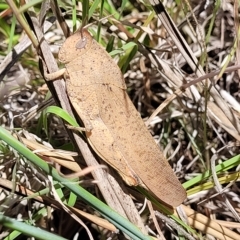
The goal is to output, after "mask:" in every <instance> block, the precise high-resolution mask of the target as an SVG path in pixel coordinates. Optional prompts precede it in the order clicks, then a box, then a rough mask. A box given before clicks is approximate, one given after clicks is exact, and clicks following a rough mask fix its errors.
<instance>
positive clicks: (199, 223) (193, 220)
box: [182, 205, 240, 240]
mask: <svg viewBox="0 0 240 240" xmlns="http://www.w3.org/2000/svg"><path fill="white" fill-rule="evenodd" d="M182 207H183V209H184V211H185V213H186V214H187V216H188V219H187V221H188V224H190V225H191V226H193V227H194V228H196V229H199V230H200V231H203V232H205V233H207V234H210V235H212V236H214V237H216V238H218V239H221V240H226V239H228V240H238V239H239V238H240V235H239V234H237V233H235V232H233V231H231V230H229V229H227V228H225V227H223V226H221V225H220V224H219V223H217V222H215V221H214V220H211V219H209V218H207V217H206V216H204V215H202V214H200V213H196V212H195V211H193V210H192V209H190V208H189V207H186V206H183V205H182Z"/></svg>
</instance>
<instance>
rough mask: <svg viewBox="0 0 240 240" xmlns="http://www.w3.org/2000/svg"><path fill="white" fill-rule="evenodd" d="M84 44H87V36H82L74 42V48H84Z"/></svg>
mask: <svg viewBox="0 0 240 240" xmlns="http://www.w3.org/2000/svg"><path fill="white" fill-rule="evenodd" d="M86 44H87V38H86V37H83V38H81V39H80V40H79V41H78V42H77V43H76V48H77V49H81V48H85V46H86Z"/></svg>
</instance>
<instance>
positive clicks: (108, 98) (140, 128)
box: [47, 29, 186, 207]
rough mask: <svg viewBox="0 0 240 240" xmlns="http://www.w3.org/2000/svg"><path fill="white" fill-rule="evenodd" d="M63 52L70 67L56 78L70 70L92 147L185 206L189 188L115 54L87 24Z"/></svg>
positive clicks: (130, 176)
mask: <svg viewBox="0 0 240 240" xmlns="http://www.w3.org/2000/svg"><path fill="white" fill-rule="evenodd" d="M58 57H59V61H60V62H61V63H64V64H65V68H63V69H61V70H60V71H59V72H58V73H57V74H56V73H53V74H54V76H55V77H54V78H56V76H58V77H59V76H60V75H64V77H65V79H66V88H67V94H68V96H69V99H70V102H71V104H72V106H73V108H74V109H75V112H76V113H77V115H78V117H79V118H80V119H81V121H82V123H83V125H84V128H85V130H86V132H85V134H86V138H87V140H88V142H89V144H90V146H91V147H92V149H93V150H94V151H95V152H96V153H97V155H98V156H99V157H101V158H102V159H103V160H104V161H105V162H106V163H108V164H109V165H110V166H112V167H113V168H114V169H116V170H117V172H118V173H119V174H120V175H121V176H122V178H123V179H124V180H125V182H126V183H127V184H128V185H133V186H137V185H140V186H142V187H145V188H147V189H148V190H150V191H151V192H152V193H153V194H155V195H156V196H157V197H158V198H159V199H160V200H161V201H163V202H165V203H167V204H168V205H170V206H174V207H176V206H178V205H180V204H181V203H182V202H183V201H184V199H185V198H186V192H185V190H184V188H183V187H182V185H181V183H180V182H179V181H178V179H177V177H176V176H175V175H174V172H173V170H172V169H171V167H170V165H169V164H168V162H167V160H166V159H165V157H164V156H163V154H162V152H161V150H160V149H159V147H158V146H157V144H156V143H155V141H154V139H153V138H152V136H151V134H150V133H149V131H148V129H147V127H146V125H145V124H144V122H143V120H142V119H141V117H140V115H139V113H138V112H137V110H136V108H135V107H134V105H133V103H132V102H131V100H130V98H129V96H128V94H127V92H126V85H125V81H124V78H123V76H122V73H121V71H120V69H119V67H118V66H117V64H116V63H115V62H114V60H113V59H112V58H111V57H110V55H109V54H108V53H107V52H106V51H105V49H104V48H103V47H102V46H101V45H100V44H99V43H97V42H96V41H95V40H94V39H93V38H92V36H91V35H90V34H89V32H88V31H87V30H86V29H82V30H80V31H77V32H76V33H74V34H73V35H71V36H70V37H69V38H67V39H66V41H65V42H64V44H63V46H62V47H61V49H60V51H59V55H58ZM53 74H48V76H47V78H48V80H49V79H52V78H53V77H50V75H52V76H53Z"/></svg>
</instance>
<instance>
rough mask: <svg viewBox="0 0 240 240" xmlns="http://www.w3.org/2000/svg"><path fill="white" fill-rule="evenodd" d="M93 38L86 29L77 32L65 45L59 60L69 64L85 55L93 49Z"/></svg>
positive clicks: (60, 52)
mask: <svg viewBox="0 0 240 240" xmlns="http://www.w3.org/2000/svg"><path fill="white" fill-rule="evenodd" d="M91 44H92V36H91V35H90V33H89V32H88V31H87V30H86V29H81V30H78V31H76V32H75V33H74V34H73V35H71V36H70V37H69V38H67V39H66V41H65V42H64V43H63V45H62V47H61V49H60V51H59V54H58V58H59V61H60V62H62V63H65V64H66V63H69V62H71V61H73V60H74V59H76V58H77V57H79V56H82V55H83V54H85V53H86V52H87V51H88V49H90V48H91Z"/></svg>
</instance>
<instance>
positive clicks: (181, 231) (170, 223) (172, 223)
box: [155, 211, 194, 240]
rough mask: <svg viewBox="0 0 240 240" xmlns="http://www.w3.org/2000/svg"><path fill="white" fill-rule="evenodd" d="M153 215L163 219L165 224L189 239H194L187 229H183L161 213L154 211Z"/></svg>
mask: <svg viewBox="0 0 240 240" xmlns="http://www.w3.org/2000/svg"><path fill="white" fill-rule="evenodd" d="M155 215H156V216H157V217H158V218H159V219H161V220H163V221H165V222H166V223H167V224H169V225H170V226H171V227H172V228H174V229H176V230H177V231H178V232H179V233H181V234H182V235H183V236H184V237H186V238H187V239H189V240H194V237H192V236H191V235H190V234H189V233H188V232H187V231H185V230H184V229H183V228H182V227H181V226H180V225H178V224H177V223H176V222H174V221H173V220H172V219H170V218H168V217H166V216H165V215H163V214H162V213H160V212H158V211H155Z"/></svg>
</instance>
